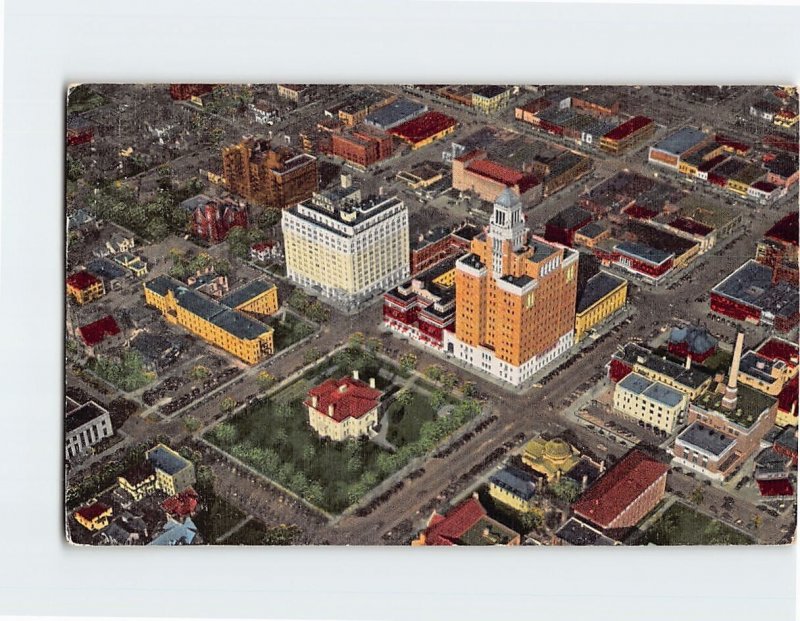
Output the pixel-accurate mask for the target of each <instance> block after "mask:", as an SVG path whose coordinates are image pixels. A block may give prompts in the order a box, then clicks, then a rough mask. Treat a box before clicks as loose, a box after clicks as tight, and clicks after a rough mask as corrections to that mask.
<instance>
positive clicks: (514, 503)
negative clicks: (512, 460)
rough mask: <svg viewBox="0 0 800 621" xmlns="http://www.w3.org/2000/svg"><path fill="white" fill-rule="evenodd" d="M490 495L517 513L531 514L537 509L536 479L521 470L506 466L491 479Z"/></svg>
mask: <svg viewBox="0 0 800 621" xmlns="http://www.w3.org/2000/svg"><path fill="white" fill-rule="evenodd" d="M489 495H490V496H491V497H492V498H494V499H495V500H497V501H499V502H501V503H503V504H504V505H507V506H509V507H511V508H512V509H514V510H515V511H519V512H520V513H530V512H531V511H533V509H534V507H535V502H534V500H535V498H536V479H535V477H534V476H533V475H532V474H531V473H530V472H526V471H525V470H523V469H521V468H516V467H514V466H504V467H503V468H502V469H500V470H498V471H497V472H495V473H494V474H493V475H492V476H490V477H489Z"/></svg>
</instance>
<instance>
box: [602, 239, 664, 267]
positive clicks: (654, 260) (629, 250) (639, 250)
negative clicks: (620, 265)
mask: <svg viewBox="0 0 800 621" xmlns="http://www.w3.org/2000/svg"><path fill="white" fill-rule="evenodd" d="M614 250H615V251H617V252H620V253H622V254H626V255H628V256H631V257H634V258H635V259H640V260H642V261H645V262H646V263H651V264H653V265H661V264H662V263H664V262H665V261H667V260H668V259H670V258H672V257H673V256H674V255H673V254H672V253H669V252H665V251H664V250H658V249H656V248H651V247H650V246H646V245H644V244H640V243H639V242H629V241H626V242H621V243H619V244H617V245H616V246H614Z"/></svg>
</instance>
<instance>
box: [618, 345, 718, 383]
mask: <svg viewBox="0 0 800 621" xmlns="http://www.w3.org/2000/svg"><path fill="white" fill-rule="evenodd" d="M617 356H619V357H621V358H622V359H623V360H625V361H626V362H627V363H628V364H631V365H641V366H642V367H644V368H646V369H649V370H651V371H653V372H654V373H658V374H659V375H665V376H667V377H669V378H671V379H672V380H673V381H674V382H676V383H677V384H680V385H682V386H687V387H689V388H692V389H696V388H700V387H701V386H702V385H703V384H705V383H706V382H707V381H708V380H709V379H711V376H710V375H709V374H708V373H706V372H705V371H701V370H700V369H698V368H696V367H691V368H690V369H686V368H684V366H683V365H682V364H678V363H677V362H673V361H672V360H670V359H668V358H667V357H661V356H658V355H656V354H654V353H653V352H651V351H650V350H649V349H647V348H646V347H642V346H641V345H638V344H636V343H628V344H627V345H625V346H624V347H623V348H622V351H621V352H620V353H618V354H617Z"/></svg>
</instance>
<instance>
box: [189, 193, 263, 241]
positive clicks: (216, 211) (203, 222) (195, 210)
mask: <svg viewBox="0 0 800 621" xmlns="http://www.w3.org/2000/svg"><path fill="white" fill-rule="evenodd" d="M181 207H182V208H183V209H185V210H186V211H187V212H188V213H189V214H190V215H189V228H190V230H191V233H192V235H194V236H195V237H197V238H199V239H203V240H205V241H207V242H210V243H212V244H216V243H219V242H221V241H223V240H224V239H225V237H227V235H228V231H230V230H231V229H232V228H233V227H235V226H240V227H242V228H247V226H248V218H247V206H246V205H245V204H244V203H241V202H238V201H235V200H233V199H230V198H227V199H212V198H210V197H208V196H206V195H205V194H199V195H197V196H194V197H192V198H190V199H187V200H185V201H183V202H182V203H181Z"/></svg>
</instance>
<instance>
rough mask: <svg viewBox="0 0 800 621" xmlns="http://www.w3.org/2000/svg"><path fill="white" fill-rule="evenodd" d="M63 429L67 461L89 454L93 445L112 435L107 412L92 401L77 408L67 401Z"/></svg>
mask: <svg viewBox="0 0 800 621" xmlns="http://www.w3.org/2000/svg"><path fill="white" fill-rule="evenodd" d="M64 429H65V432H66V443H65V455H66V458H67V460H70V459H74V458H76V457H78V456H79V455H83V454H85V453H87V452H89V451H90V450H91V448H92V447H93V446H94V445H95V444H97V443H99V442H101V441H102V440H103V439H105V438H108V437H110V436H112V435H114V428H113V427H112V426H111V416H110V415H109V413H108V410H106V409H105V408H104V407H101V406H99V405H98V404H97V403H95V402H94V401H89V402H88V403H84V404H83V405H80V406H79V405H78V404H76V403H74V402H71V399H67V412H66V420H65V422H64Z"/></svg>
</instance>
